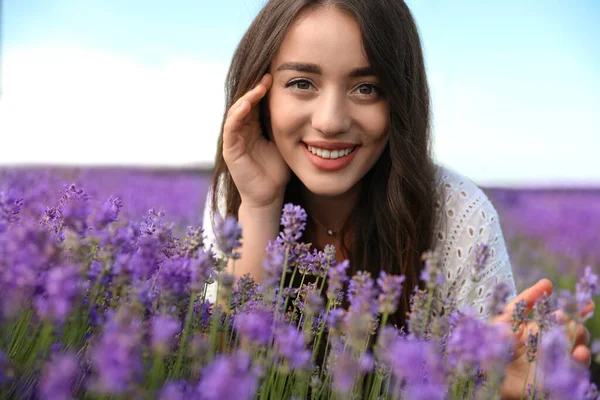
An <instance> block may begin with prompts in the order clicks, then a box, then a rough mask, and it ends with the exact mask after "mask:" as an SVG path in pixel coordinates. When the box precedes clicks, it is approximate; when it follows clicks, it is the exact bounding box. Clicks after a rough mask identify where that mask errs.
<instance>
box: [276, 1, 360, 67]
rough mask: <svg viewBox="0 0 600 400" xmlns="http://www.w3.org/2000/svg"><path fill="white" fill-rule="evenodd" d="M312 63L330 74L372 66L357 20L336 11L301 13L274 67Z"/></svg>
mask: <svg viewBox="0 0 600 400" xmlns="http://www.w3.org/2000/svg"><path fill="white" fill-rule="evenodd" d="M290 61H293V62H308V63H315V64H318V65H320V66H321V67H322V68H323V70H324V73H327V71H328V70H329V71H332V72H333V71H342V70H347V71H349V70H352V69H354V68H357V67H365V66H368V65H369V60H368V59H367V57H366V55H365V51H364V47H363V44H362V35H361V33H360V27H359V25H358V23H357V22H356V20H355V19H354V18H353V17H352V16H350V15H348V14H347V13H344V12H342V11H340V10H339V9H337V8H335V7H316V8H311V9H308V10H304V11H303V12H302V13H300V14H299V15H298V16H297V17H296V19H295V20H294V22H293V23H292V25H291V26H290V28H289V29H288V32H287V33H286V35H285V37H284V39H283V42H282V43H281V46H280V47H279V50H278V52H277V55H276V56H275V58H274V60H273V63H272V66H273V67H274V68H275V69H276V68H277V67H278V66H279V65H281V64H282V63H284V62H290Z"/></svg>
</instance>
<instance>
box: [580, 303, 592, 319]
mask: <svg viewBox="0 0 600 400" xmlns="http://www.w3.org/2000/svg"><path fill="white" fill-rule="evenodd" d="M595 309H596V304H595V303H594V302H593V301H592V300H590V302H589V303H588V304H587V305H586V306H585V307H584V308H583V310H582V311H581V316H582V317H585V316H586V315H588V314H589V313H591V312H594V310H595Z"/></svg>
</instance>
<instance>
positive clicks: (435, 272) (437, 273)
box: [421, 251, 445, 288]
mask: <svg viewBox="0 0 600 400" xmlns="http://www.w3.org/2000/svg"><path fill="white" fill-rule="evenodd" d="M421 260H422V261H425V266H424V268H423V270H422V271H421V280H422V281H423V282H425V283H426V284H427V287H430V288H435V287H436V286H439V285H442V284H443V283H444V280H445V277H444V274H443V273H442V270H441V268H440V265H439V259H438V255H437V254H436V253H434V252H433V251H426V252H425V253H423V255H422V256H421Z"/></svg>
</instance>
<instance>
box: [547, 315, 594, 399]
mask: <svg viewBox="0 0 600 400" xmlns="http://www.w3.org/2000/svg"><path fill="white" fill-rule="evenodd" d="M569 348H570V343H569V339H568V338H567V335H566V334H565V332H564V331H563V330H562V329H561V328H560V327H558V326H554V327H552V328H550V329H549V330H548V332H546V333H545V334H544V335H543V337H542V344H541V350H540V353H539V357H538V368H539V370H540V372H541V373H542V376H543V377H544V389H546V390H547V391H548V393H549V394H550V396H551V398H557V399H583V398H584V396H585V394H586V392H587V390H588V388H589V376H588V375H589V373H588V371H587V369H585V367H583V366H582V365H580V364H579V363H577V362H576V361H575V360H573V359H572V357H571V356H570V354H569Z"/></svg>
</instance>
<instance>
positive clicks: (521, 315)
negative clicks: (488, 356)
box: [510, 299, 527, 332]
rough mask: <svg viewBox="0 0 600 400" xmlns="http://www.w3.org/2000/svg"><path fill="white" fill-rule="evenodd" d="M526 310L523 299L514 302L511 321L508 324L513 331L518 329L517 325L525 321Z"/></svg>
mask: <svg viewBox="0 0 600 400" xmlns="http://www.w3.org/2000/svg"><path fill="white" fill-rule="evenodd" d="M526 311H527V304H526V303H525V300H523V299H521V300H519V301H517V302H516V303H515V308H514V309H513V313H512V322H511V325H510V327H511V329H512V331H513V332H516V331H518V330H519V326H520V325H521V324H522V323H523V322H525V319H526V318H527V315H525V312H526Z"/></svg>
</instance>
